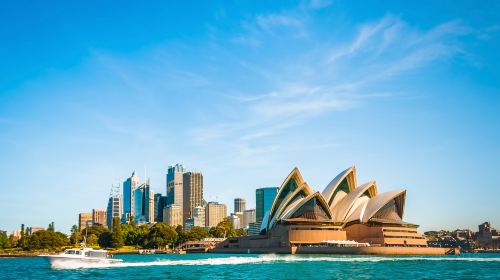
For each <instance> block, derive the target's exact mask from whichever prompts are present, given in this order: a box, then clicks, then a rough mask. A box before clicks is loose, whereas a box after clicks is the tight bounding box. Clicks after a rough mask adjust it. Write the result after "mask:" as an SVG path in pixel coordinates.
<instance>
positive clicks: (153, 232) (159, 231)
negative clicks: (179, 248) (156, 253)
mask: <svg viewBox="0 0 500 280" xmlns="http://www.w3.org/2000/svg"><path fill="white" fill-rule="evenodd" d="M176 240H177V232H176V231H175V230H174V229H173V228H172V227H171V226H169V225H167V224H165V223H162V222H159V223H156V224H155V225H154V226H152V227H151V229H150V230H149V232H148V235H147V237H146V242H145V246H146V247H147V248H164V247H165V246H167V245H173V244H174V243H175V241H176Z"/></svg>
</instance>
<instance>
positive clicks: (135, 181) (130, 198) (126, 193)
mask: <svg viewBox="0 0 500 280" xmlns="http://www.w3.org/2000/svg"><path fill="white" fill-rule="evenodd" d="M138 186H139V177H137V175H135V171H134V172H132V176H130V177H129V178H127V180H125V182H123V214H124V216H125V217H133V216H134V210H135V206H134V190H135V189H136V188H137V187H138ZM125 220H126V219H125Z"/></svg>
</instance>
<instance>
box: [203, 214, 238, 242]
mask: <svg viewBox="0 0 500 280" xmlns="http://www.w3.org/2000/svg"><path fill="white" fill-rule="evenodd" d="M209 233H210V236H212V237H218V238H225V237H232V236H236V231H235V230H234V229H233V224H232V223H231V220H230V219H229V218H224V220H222V221H221V222H220V223H218V224H217V226H216V227H212V228H210V230H209Z"/></svg>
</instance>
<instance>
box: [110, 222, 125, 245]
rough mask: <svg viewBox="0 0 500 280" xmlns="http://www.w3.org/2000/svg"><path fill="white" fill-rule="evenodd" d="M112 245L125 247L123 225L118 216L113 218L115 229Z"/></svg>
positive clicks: (112, 234)
mask: <svg viewBox="0 0 500 280" xmlns="http://www.w3.org/2000/svg"><path fill="white" fill-rule="evenodd" d="M111 247H113V248H121V247H123V232H122V225H121V223H120V218H118V217H115V218H114V219H113V231H112V233H111Z"/></svg>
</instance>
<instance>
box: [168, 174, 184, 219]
mask: <svg viewBox="0 0 500 280" xmlns="http://www.w3.org/2000/svg"><path fill="white" fill-rule="evenodd" d="M184 172H185V169H184V165H182V164H176V165H173V166H169V167H168V171H167V205H172V204H176V205H178V206H180V209H181V212H182V203H183V187H182V185H183V184H182V183H183V176H182V174H184Z"/></svg>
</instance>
